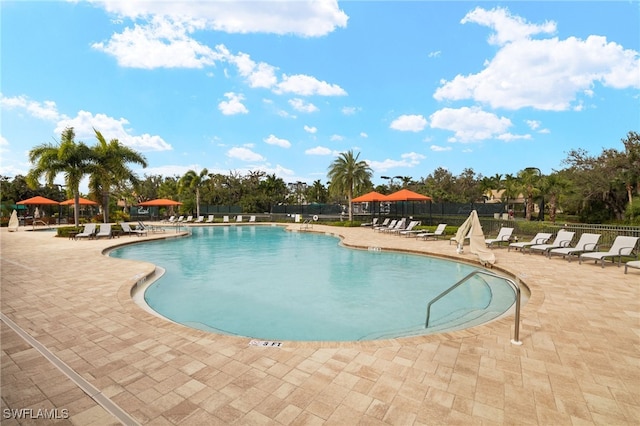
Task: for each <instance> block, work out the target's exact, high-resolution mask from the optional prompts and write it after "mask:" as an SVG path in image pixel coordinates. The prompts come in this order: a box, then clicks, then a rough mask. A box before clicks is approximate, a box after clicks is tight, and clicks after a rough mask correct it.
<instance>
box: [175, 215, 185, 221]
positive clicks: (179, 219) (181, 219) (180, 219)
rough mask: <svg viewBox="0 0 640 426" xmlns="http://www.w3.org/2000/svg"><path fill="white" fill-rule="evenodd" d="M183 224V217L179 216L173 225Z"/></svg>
mask: <svg viewBox="0 0 640 426" xmlns="http://www.w3.org/2000/svg"><path fill="white" fill-rule="evenodd" d="M182 222H184V216H180V217H179V218H178V219H176V221H175V222H174V223H182Z"/></svg>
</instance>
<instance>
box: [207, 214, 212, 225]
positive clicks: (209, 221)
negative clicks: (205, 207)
mask: <svg viewBox="0 0 640 426" xmlns="http://www.w3.org/2000/svg"><path fill="white" fill-rule="evenodd" d="M207 223H213V215H212V214H210V215H209V217H208V218H207Z"/></svg>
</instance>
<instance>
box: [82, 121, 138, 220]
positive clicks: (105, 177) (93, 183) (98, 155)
mask: <svg viewBox="0 0 640 426" xmlns="http://www.w3.org/2000/svg"><path fill="white" fill-rule="evenodd" d="M93 131H94V132H95V134H96V139H97V140H98V143H97V144H96V145H95V146H94V147H93V155H94V161H95V165H94V168H93V171H92V173H91V176H90V178H89V189H91V191H92V192H93V193H95V194H99V195H100V200H101V202H100V204H101V205H102V216H103V221H104V223H108V222H109V195H110V194H111V191H112V189H113V188H114V187H115V186H116V185H118V184H119V183H120V182H122V181H129V182H131V183H133V184H135V183H136V182H137V181H138V178H137V176H136V175H135V173H134V172H133V171H132V170H131V169H130V168H129V167H128V166H127V164H128V163H136V164H139V165H141V166H142V167H147V160H146V159H145V158H144V156H143V155H142V154H140V153H138V152H136V151H135V150H133V149H131V148H129V147H127V146H124V145H122V144H121V143H120V142H119V141H118V139H111V140H110V141H109V142H107V140H106V139H105V138H104V136H102V133H100V132H99V131H97V130H96V129H93Z"/></svg>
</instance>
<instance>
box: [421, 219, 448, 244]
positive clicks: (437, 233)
mask: <svg viewBox="0 0 640 426" xmlns="http://www.w3.org/2000/svg"><path fill="white" fill-rule="evenodd" d="M446 227H447V224H446V223H440V224H439V225H438V226H437V227H436V230H435V231H433V232H420V233H419V234H416V238H422V239H423V240H427V239H429V238H433V239H434V240H437V239H438V238H439V237H441V236H443V235H444V230H445V228H446Z"/></svg>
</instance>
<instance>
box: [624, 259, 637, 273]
mask: <svg viewBox="0 0 640 426" xmlns="http://www.w3.org/2000/svg"><path fill="white" fill-rule="evenodd" d="M627 268H634V269H640V260H632V261H630V262H627V263H625V264H624V273H625V274H626V273H627Z"/></svg>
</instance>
